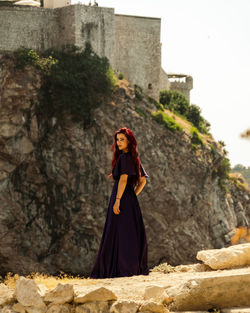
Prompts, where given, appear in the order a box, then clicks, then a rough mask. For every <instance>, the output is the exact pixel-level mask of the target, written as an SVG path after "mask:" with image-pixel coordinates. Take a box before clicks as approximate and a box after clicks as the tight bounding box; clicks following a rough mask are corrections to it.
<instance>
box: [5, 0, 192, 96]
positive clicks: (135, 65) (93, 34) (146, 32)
mask: <svg viewBox="0 0 250 313" xmlns="http://www.w3.org/2000/svg"><path fill="white" fill-rule="evenodd" d="M68 1H69V0H68ZM64 2H65V3H66V2H67V0H64ZM51 3H52V2H51ZM51 3H50V4H51ZM0 4H1V2H0ZM0 21H1V23H0V53H1V52H4V51H14V50H16V49H17V48H19V47H21V46H25V47H27V48H31V49H35V50H40V51H43V50H46V49H48V48H51V47H60V46H61V45H63V44H75V45H77V46H80V47H84V46H85V43H86V42H87V41H90V43H91V45H92V47H93V49H94V51H95V52H96V53H97V54H98V55H100V56H101V57H103V56H106V57H107V58H108V59H109V61H110V64H111V66H112V67H113V69H114V70H116V72H117V73H120V72H122V73H124V76H125V78H126V79H128V80H129V81H130V82H131V83H132V84H137V85H139V86H141V87H142V88H143V89H144V91H145V92H146V93H147V94H148V95H150V96H152V97H154V98H158V96H159V90H161V89H169V88H170V83H169V81H168V76H167V73H166V72H165V71H164V70H163V69H162V68H161V42H160V32H161V19H160V18H151V17H142V16H130V15H120V14H114V9H113V8H106V7H96V6H87V5H83V4H76V5H67V3H66V5H65V6H63V7H56V8H54V9H53V8H48V7H47V8H41V7H32V6H18V5H13V6H4V5H0ZM188 99H189V91H188Z"/></svg>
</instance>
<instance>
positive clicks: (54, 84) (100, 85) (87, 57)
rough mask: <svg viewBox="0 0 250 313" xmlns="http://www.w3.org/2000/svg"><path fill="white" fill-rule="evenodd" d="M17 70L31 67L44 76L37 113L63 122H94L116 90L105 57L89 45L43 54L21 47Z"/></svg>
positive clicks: (53, 50) (17, 54)
mask: <svg viewBox="0 0 250 313" xmlns="http://www.w3.org/2000/svg"><path fill="white" fill-rule="evenodd" d="M15 56H16V64H17V68H18V69H22V68H23V67H24V66H26V65H27V64H32V65H33V66H35V67H36V68H38V69H39V70H40V71H41V73H42V74H43V84H42V87H41V90H40V93H39V99H40V101H39V106H38V111H39V113H40V114H44V115H45V116H47V117H49V118H50V117H56V118H57V121H58V122H59V123H60V122H63V121H64V117H65V116H66V115H70V116H71V118H72V120H73V121H75V122H84V125H85V126H86V125H89V124H91V122H92V118H93V115H92V113H93V110H94V109H95V108H97V107H98V106H99V105H100V104H101V103H102V102H103V101H104V100H105V98H106V97H107V96H109V95H110V94H111V93H112V91H113V88H114V85H115V80H114V73H113V70H112V69H111V67H110V64H109V61H108V59H107V58H106V57H104V58H101V57H99V56H98V55H97V54H96V53H95V52H94V51H93V49H92V47H91V45H90V44H89V43H87V44H86V46H85V49H81V48H79V47H76V46H74V45H65V46H63V47H62V48H61V49H60V50H55V49H49V50H47V51H45V52H44V53H42V54H38V53H37V52H35V51H33V50H30V49H26V48H21V49H18V50H17V51H16V52H15Z"/></svg>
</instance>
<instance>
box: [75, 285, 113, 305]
mask: <svg viewBox="0 0 250 313" xmlns="http://www.w3.org/2000/svg"><path fill="white" fill-rule="evenodd" d="M109 300H117V296H116V295H115V294H114V293H113V292H112V291H111V290H109V289H107V288H105V287H99V288H97V287H94V288H91V287H88V288H86V287H83V288H79V289H75V297H74V302H75V303H86V302H91V301H109Z"/></svg>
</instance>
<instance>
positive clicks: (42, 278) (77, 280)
mask: <svg viewBox="0 0 250 313" xmlns="http://www.w3.org/2000/svg"><path fill="white" fill-rule="evenodd" d="M25 277H26V278H29V279H33V280H34V281H35V283H36V284H38V285H40V284H42V285H44V286H45V287H47V288H48V289H53V288H55V287H56V286H57V285H58V284H59V283H60V284H72V285H73V284H81V285H83V286H84V285H85V286H86V285H95V284H96V283H97V282H96V281H95V280H94V279H89V278H82V277H74V276H70V275H67V274H64V273H61V274H60V275H59V276H50V275H46V274H43V273H42V274H40V273H32V274H30V275H27V276H25ZM19 278H20V276H19V275H18V274H13V273H8V274H7V275H6V276H5V278H4V284H5V285H7V286H8V287H9V288H10V289H15V287H16V282H17V280H18V279H19Z"/></svg>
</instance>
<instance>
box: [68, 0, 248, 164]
mask: <svg viewBox="0 0 250 313" xmlns="http://www.w3.org/2000/svg"><path fill="white" fill-rule="evenodd" d="M78 2H81V3H83V4H88V2H89V0H81V1H79V0H72V4H75V3H78ZM97 2H98V4H99V6H102V7H111V8H114V9H115V13H117V14H128V15H139V16H149V17H158V18H161V43H162V67H163V69H164V70H165V71H166V72H167V73H168V72H169V73H170V72H175V73H183V74H187V75H191V76H192V77H193V81H194V82H193V85H194V86H193V90H192V91H191V93H190V102H191V103H192V104H196V105H198V106H199V107H200V108H201V112H202V116H203V117H204V118H205V119H206V120H207V121H209V123H210V124H211V129H210V132H211V133H212V135H213V138H214V139H215V140H217V141H218V140H222V141H224V143H225V144H226V147H225V149H226V150H227V151H228V158H229V159H230V162H231V165H232V166H234V165H236V164H242V165H244V166H250V140H247V139H243V138H241V137H240V134H241V133H243V132H244V131H245V130H246V129H248V128H250V18H249V16H250V0H126V1H125V0H99V1H98V0H97ZM92 3H93V0H92Z"/></svg>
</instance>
